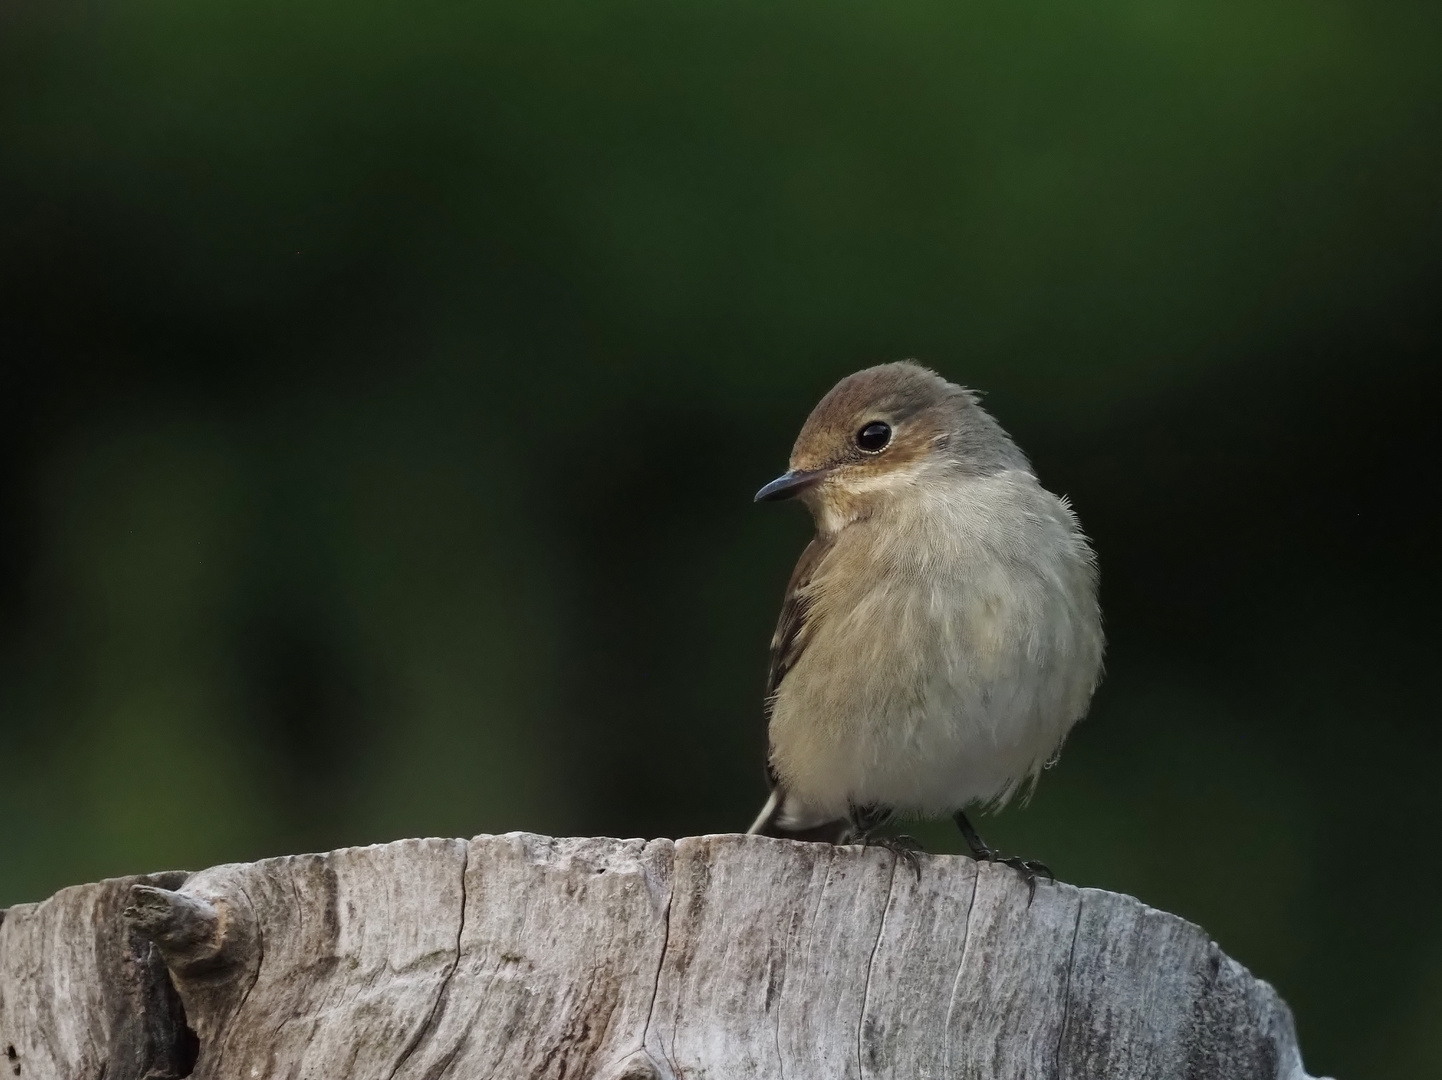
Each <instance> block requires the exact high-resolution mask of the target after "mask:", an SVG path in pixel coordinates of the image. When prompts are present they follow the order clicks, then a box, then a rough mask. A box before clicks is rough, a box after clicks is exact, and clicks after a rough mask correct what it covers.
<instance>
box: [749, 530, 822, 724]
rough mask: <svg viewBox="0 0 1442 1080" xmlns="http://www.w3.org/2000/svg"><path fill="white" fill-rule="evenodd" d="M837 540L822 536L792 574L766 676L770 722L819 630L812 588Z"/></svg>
mask: <svg viewBox="0 0 1442 1080" xmlns="http://www.w3.org/2000/svg"><path fill="white" fill-rule="evenodd" d="M834 543H835V540H834V539H832V538H830V537H821V536H818V537H816V538H815V539H813V540H812V541H811V543H809V544H807V545H806V550H805V551H803V552H802V553H801V558H800V559H799V560H798V561H797V563H796V569H795V570H793V571H791V580H790V581H789V582H787V585H786V599H784V600H783V601H782V602H781V618H780V620H779V621H778V622H777V624H776V633H775V635H774V636H773V637H772V638H771V665H770V668H769V670H768V671H767V672H766V719H767V720H768V721H770V719H771V704H772V701H773V699H774V698H775V696H776V691H777V689H779V688H780V686H781V680H782V679H784V678H786V673H787V672H788V671H790V670H791V669H792V668H793V667H795V666H796V661H797V659H798V658H799V657H800V656H801V654H802V652H803V651H804V650H805V649H806V644H807V642H808V641H810V640H811V635H812V632H813V630H814V629H815V626H814V620H811V619H809V618H808V617H807V616H808V615H809V614H810V611H811V605H812V602H813V593H812V591H811V589H810V588H809V586H810V585H811V579H812V576H813V575H814V574H815V573H816V568H817V567H818V566H820V565H821V560H822V559H824V558H825V557H826V553H827V552H829V551H830V550H831V547H832V545H833V544H834Z"/></svg>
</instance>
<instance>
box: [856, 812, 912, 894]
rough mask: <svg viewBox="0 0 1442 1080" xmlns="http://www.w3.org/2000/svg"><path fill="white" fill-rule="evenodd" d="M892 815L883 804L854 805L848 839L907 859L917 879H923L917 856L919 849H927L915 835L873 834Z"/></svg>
mask: <svg viewBox="0 0 1442 1080" xmlns="http://www.w3.org/2000/svg"><path fill="white" fill-rule="evenodd" d="M890 817H891V811H890V810H887V809H886V808H885V807H881V806H852V807H851V813H850V815H849V820H850V822H851V825H850V835H849V836H848V837H846V839H847V840H849V841H851V842H853V843H858V844H863V845H865V846H866V847H879V848H885V849H886V850H887V851H889V852H891V854H892V855H893V856H895V857H897V858H899V859H905V860H906V862H907V864H908V865H909V866H910V867H911V869H912V871H913V872H914V873H915V874H916V880H917V881H920V880H921V860H920V859H918V858H917V857H916V853H917V852H918V851H924V850H925V849H924V848H923V847H922V846H921V844H920V843H919V842H918V841H917V840H916V838H915V837H913V836H907V835H905V834H902V835H900V836H873V835H872V833H873V832H874V831H875V830H876V829H877V828H878V827H879V826H881V825H882V824H884V823H885V822H886V821H887V820H888V819H890Z"/></svg>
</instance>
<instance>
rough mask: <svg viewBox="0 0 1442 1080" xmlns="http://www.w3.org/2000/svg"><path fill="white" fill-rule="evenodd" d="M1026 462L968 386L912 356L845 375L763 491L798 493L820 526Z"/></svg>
mask: <svg viewBox="0 0 1442 1080" xmlns="http://www.w3.org/2000/svg"><path fill="white" fill-rule="evenodd" d="M1015 468H1021V469H1027V468H1029V466H1028V465H1027V461H1026V458H1025V456H1024V455H1023V454H1022V452H1021V451H1020V450H1019V449H1017V447H1016V444H1015V443H1013V442H1012V441H1011V439H1010V438H1009V437H1008V436H1007V434H1006V432H1004V431H1003V430H1002V429H1001V426H1000V425H999V424H997V422H996V421H995V420H993V419H992V418H991V416H990V415H989V414H988V413H987V412H986V411H985V410H984V409H982V407H981V406H980V405H979V404H978V403H977V400H976V395H975V394H973V393H972V392H971V391H970V390H967V389H965V388H963V387H960V386H957V385H956V384H954V383H949V382H947V381H946V380H945V379H943V378H942V377H941V376H940V375H938V374H936V373H935V372H934V371H928V370H927V369H926V368H924V367H921V366H920V365H918V364H913V363H910V362H909V361H901V362H898V363H893V364H881V365H879V366H877V367H871V368H866V369H865V370H863V371H858V372H856V373H855V374H854V375H848V376H847V377H846V378H844V379H842V380H841V381H840V382H839V383H837V384H836V385H835V386H834V387H832V388H831V390H830V392H829V393H827V395H826V396H825V397H823V398H822V399H821V401H820V402H819V403H818V404H817V406H816V408H815V409H813V410H812V411H811V415H810V416H808V417H807V418H806V423H805V424H804V425H802V428H801V434H800V435H798V436H797V438H796V445H795V446H794V447H793V448H792V451H791V463H790V469H789V470H788V471H787V472H786V473H784V474H782V475H781V476H779V477H777V478H776V479H775V480H773V481H771V483H769V484H767V485H766V486H765V487H763V488H762V489H761V490H760V491H758V492H757V493H756V501H757V502H763V501H770V500H777V499H789V498H793V497H799V498H800V499H801V501H802V502H804V503H806V505H807V507H808V508H809V509H810V510H811V513H812V516H813V517H814V518H815V519H816V523H817V526H818V527H819V528H821V529H822V531H834V529H836V528H839V527H840V526H841V525H844V524H846V523H847V522H850V521H855V520H857V519H858V518H861V517H866V516H869V515H870V514H871V513H872V512H873V511H874V510H875V509H876V508H877V507H878V506H879V505H882V504H884V503H886V502H887V501H889V500H895V499H904V498H907V497H914V496H916V495H919V494H920V493H921V492H922V491H923V490H924V488H925V487H926V485H928V484H929V483H935V482H945V481H947V480H949V479H950V480H957V479H961V478H964V477H967V476H985V475H990V474H992V473H995V472H999V471H1001V470H1003V469H1015Z"/></svg>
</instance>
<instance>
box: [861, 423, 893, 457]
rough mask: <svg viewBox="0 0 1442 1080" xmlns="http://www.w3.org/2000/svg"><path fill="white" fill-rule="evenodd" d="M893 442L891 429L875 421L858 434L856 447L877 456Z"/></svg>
mask: <svg viewBox="0 0 1442 1080" xmlns="http://www.w3.org/2000/svg"><path fill="white" fill-rule="evenodd" d="M890 441H891V428H890V427H889V426H888V425H886V424H883V423H882V422H881V421H880V420H873V421H871V423H869V424H867V425H866V426H865V427H864V428H862V429H861V430H860V431H858V432H857V433H856V445H857V446H859V447H861V449H863V450H865V451H866V452H867V453H868V454H875V453H878V452H879V451H882V450H885V449H886V444H887V443H889V442H890Z"/></svg>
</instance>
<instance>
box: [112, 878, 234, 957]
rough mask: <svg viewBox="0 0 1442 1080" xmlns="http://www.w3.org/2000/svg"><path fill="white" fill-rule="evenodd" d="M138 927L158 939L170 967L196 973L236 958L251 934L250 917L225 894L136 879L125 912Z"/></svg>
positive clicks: (151, 937) (155, 939)
mask: <svg viewBox="0 0 1442 1080" xmlns="http://www.w3.org/2000/svg"><path fill="white" fill-rule="evenodd" d="M124 915H125V918H126V920H127V921H128V922H129V923H130V925H131V927H132V928H134V930H135V931H136V932H137V933H139V934H141V935H142V936H144V937H147V938H149V939H150V940H151V941H153V942H155V944H156V947H157V948H159V949H160V955H161V956H162V957H163V958H164V959H165V965H166V967H168V968H170V970H171V971H173V972H174V973H175V974H177V975H197V974H200V973H202V972H206V971H213V970H215V969H217V968H220V967H224V966H226V965H228V964H232V963H234V962H235V961H236V960H237V959H238V958H239V957H240V956H241V955H243V954H244V952H245V951H246V949H247V947H248V945H249V942H250V939H251V937H252V936H253V935H252V934H251V933H249V932H248V931H249V929H250V928H249V927H248V926H247V925H246V923H247V920H245V919H241V918H236V913H235V911H234V909H233V907H232V905H230V904H229V903H227V902H226V901H225V900H223V899H215V900H209V899H206V898H204V897H201V896H195V895H193V894H190V893H186V892H174V891H172V890H170V889H161V888H156V887H155V886H153V885H132V886H131V887H130V893H129V896H128V897H127V903H126V905H125V912H124Z"/></svg>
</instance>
